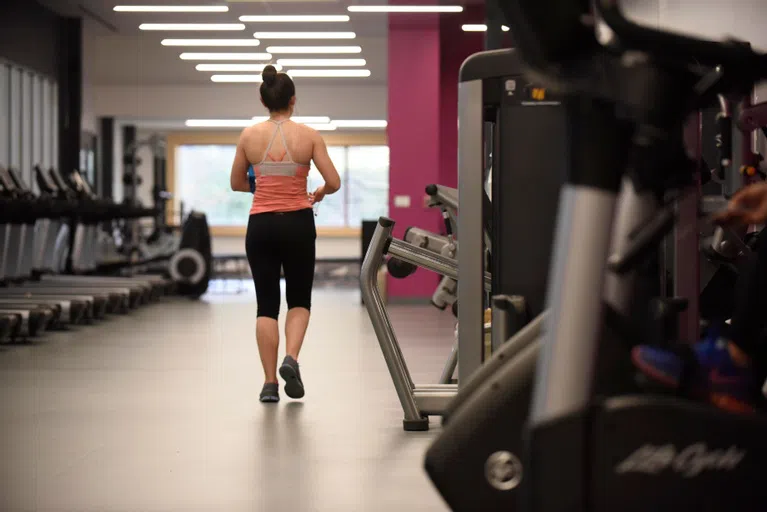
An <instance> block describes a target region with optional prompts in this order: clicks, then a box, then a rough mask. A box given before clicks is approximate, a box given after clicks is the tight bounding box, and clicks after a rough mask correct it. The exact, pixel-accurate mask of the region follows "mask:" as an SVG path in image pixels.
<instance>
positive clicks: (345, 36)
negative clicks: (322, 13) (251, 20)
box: [253, 32, 357, 39]
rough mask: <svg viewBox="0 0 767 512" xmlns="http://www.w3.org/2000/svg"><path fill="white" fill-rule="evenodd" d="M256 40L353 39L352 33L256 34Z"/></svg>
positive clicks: (355, 35)
mask: <svg viewBox="0 0 767 512" xmlns="http://www.w3.org/2000/svg"><path fill="white" fill-rule="evenodd" d="M253 37H255V38H256V39H354V38H355V37H357V34H355V33H354V32H256V33H255V34H253Z"/></svg>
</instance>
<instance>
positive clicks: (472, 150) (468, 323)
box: [457, 80, 485, 386]
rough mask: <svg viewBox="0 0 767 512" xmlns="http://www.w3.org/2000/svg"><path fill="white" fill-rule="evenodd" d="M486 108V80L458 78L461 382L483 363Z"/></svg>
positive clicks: (459, 370) (459, 337) (459, 340)
mask: <svg viewBox="0 0 767 512" xmlns="http://www.w3.org/2000/svg"><path fill="white" fill-rule="evenodd" d="M482 113H483V105H482V80H472V81H468V82H462V83H460V84H458V204H459V211H460V215H459V216H458V233H457V234H458V240H459V241H460V242H459V244H460V245H459V254H460V257H459V258H458V273H459V274H460V275H461V280H460V281H459V283H458V304H459V305H460V307H459V308H458V384H459V386H460V383H461V382H466V381H467V380H468V378H469V376H470V375H471V374H472V373H474V371H475V370H476V369H477V368H479V367H480V366H481V365H482V359H483V352H484V347H483V345H484V344H483V343H482V339H483V327H484V318H483V316H484V304H483V289H484V287H483V273H484V267H485V265H484V251H483V250H482V246H483V241H484V240H483V238H484V230H483V229H482V203H483V194H484V183H483V180H482V161H483V157H484V147H483V145H482V127H483V124H482Z"/></svg>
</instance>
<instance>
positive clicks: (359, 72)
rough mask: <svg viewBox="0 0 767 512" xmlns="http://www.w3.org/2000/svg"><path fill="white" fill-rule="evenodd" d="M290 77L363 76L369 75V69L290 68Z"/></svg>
mask: <svg viewBox="0 0 767 512" xmlns="http://www.w3.org/2000/svg"><path fill="white" fill-rule="evenodd" d="M287 73H288V75H289V76H290V77H292V78H299V77H301V78H353V77H358V78H364V77H368V76H370V70H369V69H291V70H290V71H288V72H287Z"/></svg>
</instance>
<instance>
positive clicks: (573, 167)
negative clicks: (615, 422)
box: [461, 99, 631, 437]
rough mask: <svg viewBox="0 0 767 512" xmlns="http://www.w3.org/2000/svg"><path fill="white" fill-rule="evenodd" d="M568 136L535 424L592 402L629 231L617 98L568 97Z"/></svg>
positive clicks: (625, 134) (625, 136)
mask: <svg viewBox="0 0 767 512" xmlns="http://www.w3.org/2000/svg"><path fill="white" fill-rule="evenodd" d="M567 136H568V139H569V140H570V144H569V145H570V147H569V151H568V156H567V161H568V164H567V182H566V183H565V185H564V186H563V187H562V193H561V194H560V199H559V211H558V212H557V222H556V230H555V234H554V253H553V255H552V258H551V270H550V271H549V283H548V292H547V294H546V305H547V309H548V310H549V316H548V319H547V321H546V328H545V331H544V342H543V346H542V348H541V355H540V358H539V363H538V368H537V371H536V380H535V388H534V393H533V404H532V409H531V422H532V423H533V424H537V423H539V422H545V421H548V420H551V419H552V418H556V417H561V416H565V415H567V414H570V413H572V412H573V411H577V410H579V409H582V408H584V407H586V404H587V403H588V402H589V399H590V398H591V391H592V383H593V379H594V373H595V372H594V368H595V367H596V364H597V359H598V355H599V344H600V341H601V340H600V336H601V334H602V331H603V330H602V329H601V327H602V319H603V311H604V308H603V297H604V293H605V288H604V284H605V263H606V260H607V257H608V254H609V249H610V241H611V238H612V237H613V236H616V235H619V236H623V237H628V236H629V235H630V233H619V234H614V233H612V226H613V219H614V213H615V206H616V201H617V196H618V191H619V189H620V185H621V179H622V175H623V170H624V169H625V168H626V164H627V160H628V157H627V155H628V154H629V147H630V146H629V145H630V143H631V131H630V130H627V129H624V125H621V124H620V123H619V122H618V121H617V120H616V119H615V113H614V108H613V106H612V105H609V104H606V103H601V102H597V101H584V100H582V99H579V100H578V101H572V102H569V104H568V105H567ZM461 213H463V212H461ZM462 278H463V276H462ZM576 437H577V436H576Z"/></svg>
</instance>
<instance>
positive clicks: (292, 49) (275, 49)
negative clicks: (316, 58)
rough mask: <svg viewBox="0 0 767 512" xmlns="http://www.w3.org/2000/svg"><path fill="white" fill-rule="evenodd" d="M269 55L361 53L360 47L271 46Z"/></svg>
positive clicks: (268, 50)
mask: <svg viewBox="0 0 767 512" xmlns="http://www.w3.org/2000/svg"><path fill="white" fill-rule="evenodd" d="M266 51H267V52H269V53H282V54H288V53H290V54H294V53H296V54H315V53H326V54H331V53H361V52H362V48H361V47H359V46H269V47H268V48H267V49H266Z"/></svg>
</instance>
